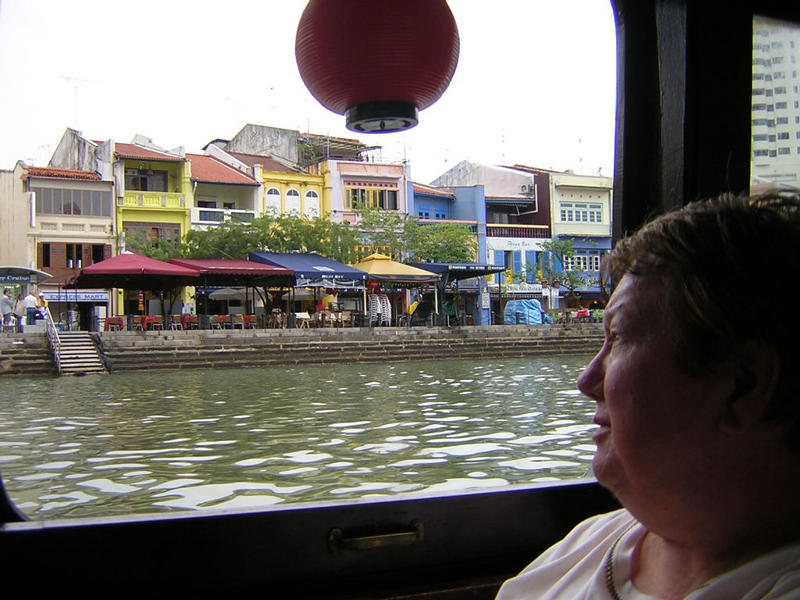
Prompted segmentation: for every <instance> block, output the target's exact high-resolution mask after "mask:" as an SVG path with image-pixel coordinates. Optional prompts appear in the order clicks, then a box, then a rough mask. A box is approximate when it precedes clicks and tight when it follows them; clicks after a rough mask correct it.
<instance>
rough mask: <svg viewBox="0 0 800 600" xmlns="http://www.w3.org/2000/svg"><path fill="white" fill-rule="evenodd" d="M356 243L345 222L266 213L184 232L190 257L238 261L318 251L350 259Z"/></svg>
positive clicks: (341, 260)
mask: <svg viewBox="0 0 800 600" xmlns="http://www.w3.org/2000/svg"><path fill="white" fill-rule="evenodd" d="M357 244H358V232H357V231H355V230H354V229H353V228H352V227H351V226H349V225H347V224H346V223H334V222H333V221H330V220H327V219H311V220H307V219H302V218H300V217H296V216H281V217H275V216H272V215H265V216H263V217H259V218H257V219H252V220H250V221H243V222H233V221H231V222H226V223H223V224H221V225H219V226H218V227H213V228H210V229H207V230H204V231H199V230H193V231H190V232H189V233H187V234H186V247H187V251H188V254H189V256H191V257H193V258H212V257H213V258H228V259H240V260H241V259H245V258H247V255H248V253H250V252H317V253H319V254H322V255H324V256H326V257H328V258H331V259H333V260H338V261H340V262H350V261H352V260H353V259H354V257H355V249H356V246H357Z"/></svg>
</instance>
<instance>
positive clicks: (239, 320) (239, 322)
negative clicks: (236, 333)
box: [231, 315, 244, 331]
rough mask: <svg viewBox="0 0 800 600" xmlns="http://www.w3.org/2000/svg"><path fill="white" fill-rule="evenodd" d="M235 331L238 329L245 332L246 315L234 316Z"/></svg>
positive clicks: (233, 325) (232, 324)
mask: <svg viewBox="0 0 800 600" xmlns="http://www.w3.org/2000/svg"><path fill="white" fill-rule="evenodd" d="M231 326H232V327H233V329H236V328H237V327H238V328H239V329H241V330H242V331H244V315H233V323H231Z"/></svg>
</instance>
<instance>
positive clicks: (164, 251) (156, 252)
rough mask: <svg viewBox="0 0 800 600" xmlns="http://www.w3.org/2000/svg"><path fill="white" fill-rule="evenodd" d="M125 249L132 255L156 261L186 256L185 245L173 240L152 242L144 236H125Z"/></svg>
mask: <svg viewBox="0 0 800 600" xmlns="http://www.w3.org/2000/svg"><path fill="white" fill-rule="evenodd" d="M125 247H126V249H127V250H128V251H130V252H133V253H134V254H140V255H142V256H147V257H149V258H154V259H156V260H164V261H166V260H169V259H170V258H183V257H186V256H187V249H186V246H185V244H183V243H181V242H179V241H173V240H156V241H153V240H151V239H149V238H148V237H146V236H145V234H144V233H142V234H140V235H126V236H125Z"/></svg>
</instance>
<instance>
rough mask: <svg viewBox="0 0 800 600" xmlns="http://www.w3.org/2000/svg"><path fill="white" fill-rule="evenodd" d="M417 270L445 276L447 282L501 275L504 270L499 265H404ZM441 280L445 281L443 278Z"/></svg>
mask: <svg viewBox="0 0 800 600" xmlns="http://www.w3.org/2000/svg"><path fill="white" fill-rule="evenodd" d="M406 264H408V265H411V266H412V267H417V268H418V269H425V270H426V271H430V272H432V273H437V274H439V275H443V276H446V279H447V280H448V281H453V280H454V279H469V278H471V277H483V276H484V275H491V274H492V273H502V272H503V271H505V270H506V268H505V267H503V266H501V265H488V264H481V263H406ZM442 279H445V277H443V278H442Z"/></svg>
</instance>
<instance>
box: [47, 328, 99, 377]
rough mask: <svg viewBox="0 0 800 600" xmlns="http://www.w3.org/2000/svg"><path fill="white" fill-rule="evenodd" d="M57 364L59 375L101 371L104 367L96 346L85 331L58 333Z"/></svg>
mask: <svg viewBox="0 0 800 600" xmlns="http://www.w3.org/2000/svg"><path fill="white" fill-rule="evenodd" d="M58 338H59V342H60V344H61V347H60V348H59V359H58V362H59V365H60V366H61V375H84V374H87V373H103V372H105V370H106V368H105V366H104V365H103V361H102V359H101V358H100V354H99V353H98V351H97V346H96V345H95V343H94V341H93V340H92V337H91V335H90V334H89V332H87V331H64V332H60V333H59V334H58Z"/></svg>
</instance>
